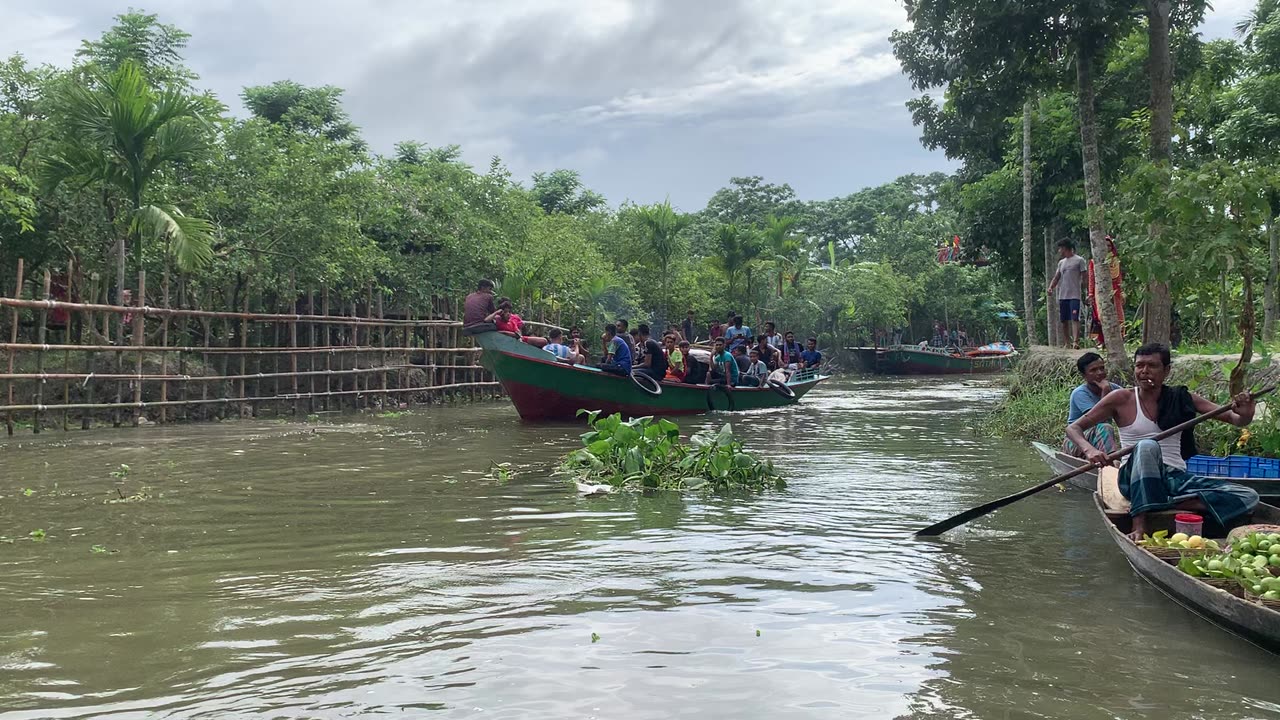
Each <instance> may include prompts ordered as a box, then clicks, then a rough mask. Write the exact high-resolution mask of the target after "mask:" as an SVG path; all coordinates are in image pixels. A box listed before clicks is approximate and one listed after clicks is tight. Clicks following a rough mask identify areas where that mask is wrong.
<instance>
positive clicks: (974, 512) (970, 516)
mask: <svg viewBox="0 0 1280 720" xmlns="http://www.w3.org/2000/svg"><path fill="white" fill-rule="evenodd" d="M1275 389H1276V386H1275V385H1271V386H1269V387H1266V388H1263V389H1262V390H1259V391H1258V392H1255V393H1251V394H1250V395H1251V396H1252V397H1253V398H1254V399H1255V400H1256V399H1258V398H1260V397H1262V396H1263V395H1266V394H1268V393H1270V392H1274V391H1275ZM1230 409H1231V405H1229V404H1228V405H1220V406H1218V407H1217V408H1215V409H1213V410H1210V411H1209V412H1207V413H1205V414H1203V415H1200V416H1198V417H1194V418H1192V419H1190V420H1188V421H1186V422H1184V423H1182V424H1180V425H1174V426H1173V427H1171V428H1169V429H1168V430H1165V431H1164V432H1162V433H1160V434H1159V435H1156V436H1155V437H1153V438H1151V439H1152V440H1155V441H1157V442H1159V441H1161V440H1163V439H1165V438H1167V437H1172V436H1174V435H1177V434H1179V433H1181V432H1182V431H1183V430H1186V429H1188V428H1193V427H1195V426H1196V425H1199V424H1200V423H1202V422H1204V421H1205V420H1211V419H1213V418H1216V417H1218V416H1219V415H1222V414H1224V413H1226V412H1227V411H1228V410H1230ZM1133 447H1134V446H1129V447H1127V448H1121V449H1120V450H1117V451H1116V452H1113V453H1111V454H1110V455H1108V456H1107V462H1108V463H1113V462H1115V461H1116V460H1119V459H1120V458H1122V457H1124V456H1126V455H1128V454H1129V453H1131V452H1133ZM1095 469H1097V466H1096V465H1092V464H1086V465H1082V466H1081V467H1078V468H1076V469H1075V470H1072V471H1071V472H1068V473H1063V474H1061V475H1059V476H1058V477H1056V478H1053V479H1052V480H1046V481H1044V482H1042V483H1040V484H1039V485H1032V486H1031V487H1029V488H1027V489H1026V490H1020V491H1018V492H1016V493H1014V494H1012V495H1008V496H1006V497H1002V498H1000V499H999V500H992V501H991V502H989V503H987V504H985V505H979V506H978V507H976V508H970V509H968V510H965V511H964V512H962V513H960V514H959V515H952V516H951V517H949V518H947V519H946V520H943V521H942V522H939V523H934V524H932V525H930V526H929V527H927V528H925V529H923V530H917V531H916V532H915V534H916V536H917V537H922V536H923V537H928V536H933V535H941V534H942V533H944V532H946V531H948V530H950V529H951V528H954V527H959V526H961V525H963V524H965V523H967V522H969V521H970V520H974V519H976V518H980V517H982V516H983V515H986V514H987V513H990V512H994V511H996V510H999V509H1000V508H1002V507H1004V506H1005V505H1012V504H1013V503H1016V502H1018V501H1019V500H1021V499H1022V498H1024V497H1029V496H1031V495H1035V494H1036V493H1038V492H1040V491H1041V490H1048V489H1049V488H1051V487H1053V486H1054V485H1057V484H1058V483H1060V482H1063V481H1064V480H1070V479H1071V478H1073V477H1075V476H1077V475H1083V474H1084V473H1087V472H1089V471H1090V470H1095Z"/></svg>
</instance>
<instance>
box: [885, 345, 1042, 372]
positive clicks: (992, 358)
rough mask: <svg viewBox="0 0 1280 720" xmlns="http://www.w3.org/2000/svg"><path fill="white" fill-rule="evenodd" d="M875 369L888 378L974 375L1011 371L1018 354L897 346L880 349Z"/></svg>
mask: <svg viewBox="0 0 1280 720" xmlns="http://www.w3.org/2000/svg"><path fill="white" fill-rule="evenodd" d="M874 352H875V356H874V360H873V366H872V368H871V369H872V370H873V371H875V372H877V373H881V374H884V375H973V374H985V373H997V372H1004V371H1005V370H1008V369H1009V367H1010V366H1011V365H1012V364H1013V361H1014V359H1015V358H1017V355H1018V354H1017V353H1016V352H1014V353H1010V354H1008V355H987V356H979V357H970V356H968V355H964V354H951V353H946V352H942V351H939V350H932V349H926V350H922V349H920V348H919V347H914V346H906V345H897V346H893V347H887V348H876V349H875V351H874Z"/></svg>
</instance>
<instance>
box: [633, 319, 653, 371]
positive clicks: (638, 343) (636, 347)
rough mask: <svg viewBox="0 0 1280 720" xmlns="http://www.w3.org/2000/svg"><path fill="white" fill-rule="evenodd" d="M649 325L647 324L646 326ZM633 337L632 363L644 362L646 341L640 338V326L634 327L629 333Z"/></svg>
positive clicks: (640, 363)
mask: <svg viewBox="0 0 1280 720" xmlns="http://www.w3.org/2000/svg"><path fill="white" fill-rule="evenodd" d="M648 327H649V326H648V325H646V326H645V328H648ZM629 336H630V338H631V364H632V365H643V364H644V342H643V341H642V340H641V339H640V328H633V329H632V330H631V332H630V334H629Z"/></svg>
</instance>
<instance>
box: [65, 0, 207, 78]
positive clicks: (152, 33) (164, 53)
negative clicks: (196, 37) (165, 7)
mask: <svg viewBox="0 0 1280 720" xmlns="http://www.w3.org/2000/svg"><path fill="white" fill-rule="evenodd" d="M190 39H191V33H188V32H186V31H184V30H182V29H180V28H178V27H176V26H174V25H167V24H165V23H162V22H160V20H159V16H158V15H154V14H147V13H142V12H138V11H136V10H130V11H129V12H126V13H123V14H120V15H117V16H116V17H115V25H113V26H112V27H111V28H110V29H109V30H107V31H106V32H105V33H103V34H102V37H100V38H98V39H97V40H85V41H83V42H81V43H80V49H79V50H77V51H76V57H79V58H84V59H85V60H86V61H88V62H89V64H90V65H91V66H96V67H97V68H98V69H99V70H101V71H103V72H106V73H114V72H115V71H117V70H119V69H120V68H121V67H123V66H124V65H125V64H126V63H132V64H134V65H136V66H137V67H138V68H139V70H140V71H141V72H142V74H143V76H144V77H146V79H147V82H149V83H151V84H153V85H159V86H164V85H178V86H182V87H189V86H190V85H191V82H192V81H193V80H195V79H196V74H195V73H193V72H191V71H190V70H189V69H187V68H186V67H185V66H184V65H183V64H182V51H183V50H184V49H185V48H186V47H187V41H188V40H190Z"/></svg>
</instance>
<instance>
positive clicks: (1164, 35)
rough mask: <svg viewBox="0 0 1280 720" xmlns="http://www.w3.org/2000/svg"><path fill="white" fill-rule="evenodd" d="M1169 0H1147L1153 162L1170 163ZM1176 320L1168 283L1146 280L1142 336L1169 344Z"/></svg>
mask: <svg viewBox="0 0 1280 720" xmlns="http://www.w3.org/2000/svg"><path fill="white" fill-rule="evenodd" d="M1169 6H1170V0H1147V29H1148V30H1147V43H1148V48H1149V52H1148V55H1149V57H1148V60H1147V63H1148V68H1147V71H1148V72H1147V74H1148V75H1149V76H1150V78H1151V153H1150V157H1151V162H1153V163H1156V164H1161V165H1168V163H1169V160H1170V153H1169V145H1170V143H1171V142H1172V138H1173V58H1172V56H1171V55H1170V53H1169ZM1161 231H1162V228H1161V226H1160V224H1159V223H1151V226H1150V227H1149V228H1148V234H1149V236H1150V238H1151V243H1150V247H1153V248H1160V247H1161V245H1160V233H1161ZM1172 324H1173V299H1172V298H1171V297H1170V296H1169V283H1168V282H1166V281H1163V280H1157V279H1152V280H1151V281H1150V282H1148V283H1147V304H1146V313H1145V317H1144V319H1143V323H1142V337H1143V340H1144V341H1146V342H1159V343H1164V344H1165V345H1168V344H1169V339H1170V334H1171V330H1172V327H1171V326H1172Z"/></svg>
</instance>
